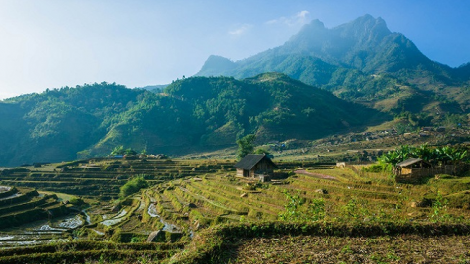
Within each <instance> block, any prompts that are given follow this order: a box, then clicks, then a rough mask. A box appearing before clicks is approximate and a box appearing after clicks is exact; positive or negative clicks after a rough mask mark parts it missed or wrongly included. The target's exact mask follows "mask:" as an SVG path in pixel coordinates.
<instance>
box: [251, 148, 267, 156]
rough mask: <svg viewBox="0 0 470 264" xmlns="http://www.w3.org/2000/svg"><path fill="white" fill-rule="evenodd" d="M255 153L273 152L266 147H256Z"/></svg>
mask: <svg viewBox="0 0 470 264" xmlns="http://www.w3.org/2000/svg"><path fill="white" fill-rule="evenodd" d="M253 153H254V154H266V155H269V154H271V153H269V151H268V150H267V149H265V148H257V149H255V151H254V152H253Z"/></svg>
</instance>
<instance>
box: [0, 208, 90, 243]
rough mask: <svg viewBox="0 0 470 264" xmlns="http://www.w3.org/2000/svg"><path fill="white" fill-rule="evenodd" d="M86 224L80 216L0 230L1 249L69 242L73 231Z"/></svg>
mask: <svg viewBox="0 0 470 264" xmlns="http://www.w3.org/2000/svg"><path fill="white" fill-rule="evenodd" d="M84 224H85V220H84V219H83V217H82V216H81V215H79V214H71V215H68V216H64V217H58V218H55V219H52V220H50V221H48V220H41V221H36V222H34V223H30V224H26V225H22V226H20V227H15V228H9V229H4V230H0V248H6V247H16V246H27V245H38V244H47V243H50V242H58V241H67V240H69V238H70V237H71V235H72V231H73V230H74V229H76V228H79V227H81V226H83V225H84Z"/></svg>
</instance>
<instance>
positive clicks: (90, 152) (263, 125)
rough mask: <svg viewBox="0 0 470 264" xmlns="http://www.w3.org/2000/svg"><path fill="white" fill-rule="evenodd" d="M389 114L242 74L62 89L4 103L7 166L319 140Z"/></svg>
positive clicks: (277, 77) (286, 81) (270, 76)
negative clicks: (251, 136)
mask: <svg viewBox="0 0 470 264" xmlns="http://www.w3.org/2000/svg"><path fill="white" fill-rule="evenodd" d="M383 118H385V115H383V114H379V113H378V112H377V111H374V110H371V109H368V108H366V107H363V106H360V105H357V104H353V103H349V102H346V101H344V100H341V99H338V98H337V97H335V96H333V95H332V94H331V93H329V92H327V91H324V90H320V89H318V88H314V87H311V86H308V85H306V84H303V83H301V82H299V81H296V80H293V79H291V78H289V77H287V76H286V75H283V74H278V73H267V74H262V75H259V76H256V77H252V78H248V79H245V80H236V79H234V78H229V77H217V78H215V77H212V78H206V77H194V78H187V79H183V80H179V81H177V82H174V83H173V84H171V85H169V86H168V87H167V88H166V89H165V91H164V93H159V94H155V93H153V92H149V91H146V90H142V89H127V88H125V87H123V86H120V85H116V84H108V83H102V84H93V85H85V86H77V87H76V88H69V87H65V88H62V89H54V90H49V91H46V92H44V93H42V94H33V95H27V96H22V97H17V98H12V99H9V100H6V101H5V102H3V103H0V119H1V120H5V122H2V124H0V132H1V133H2V134H3V135H7V136H8V138H10V139H11V140H8V141H2V142H1V143H0V144H1V145H0V147H2V149H3V150H5V151H3V152H2V153H1V154H0V165H2V166H5V165H20V164H22V163H32V162H52V161H62V160H72V159H75V158H77V157H80V158H82V157H90V156H100V155H107V154H109V153H110V152H111V150H112V149H113V148H115V147H116V146H119V145H124V146H125V147H126V148H128V147H131V148H134V149H136V150H138V151H140V150H143V149H145V150H146V151H147V152H149V153H161V152H163V153H167V154H186V153H188V152H191V151H201V150H206V149H214V148H216V149H217V148H222V147H227V146H230V145H234V143H235V141H236V139H237V137H239V136H242V135H244V134H248V133H256V134H257V136H258V140H259V141H260V142H267V141H269V140H286V139H292V138H297V139H316V138H319V137H322V136H325V135H328V134H331V133H337V132H338V131H349V130H352V129H358V128H360V127H362V126H365V125H368V124H371V123H374V122H378V120H383Z"/></svg>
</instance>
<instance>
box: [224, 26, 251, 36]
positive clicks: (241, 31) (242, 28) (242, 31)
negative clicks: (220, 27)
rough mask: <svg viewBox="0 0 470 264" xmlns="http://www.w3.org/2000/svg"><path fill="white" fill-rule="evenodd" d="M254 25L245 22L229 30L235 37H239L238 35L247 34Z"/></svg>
mask: <svg viewBox="0 0 470 264" xmlns="http://www.w3.org/2000/svg"><path fill="white" fill-rule="evenodd" d="M252 27H253V26H252V25H250V24H243V25H241V26H239V27H237V28H236V29H234V30H231V31H229V32H228V34H230V35H232V36H234V37H238V36H241V35H243V34H245V33H246V32H247V31H248V30H250V28H252Z"/></svg>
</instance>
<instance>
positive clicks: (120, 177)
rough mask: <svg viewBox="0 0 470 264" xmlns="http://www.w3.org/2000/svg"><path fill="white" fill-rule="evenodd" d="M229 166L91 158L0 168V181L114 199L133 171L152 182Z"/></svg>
mask: <svg viewBox="0 0 470 264" xmlns="http://www.w3.org/2000/svg"><path fill="white" fill-rule="evenodd" d="M231 167H232V163H230V162H211V161H206V162H192V161H172V160H161V159H138V160H123V159H92V160H83V161H76V162H69V163H61V164H49V165H44V166H42V167H39V168H35V167H32V166H30V167H22V168H15V169H5V170H3V171H1V172H0V184H3V185H11V186H16V187H31V188H37V189H40V190H43V191H51V192H59V193H67V194H73V195H78V196H81V197H84V198H90V199H100V200H110V199H117V197H118V194H119V188H120V187H121V186H122V185H124V184H125V183H126V182H127V180H128V179H129V178H131V177H134V176H136V175H145V178H146V179H147V180H148V181H149V182H150V183H151V184H157V183H162V182H166V181H169V180H172V179H177V178H181V177H188V176H196V175H200V174H201V173H211V172H216V171H218V170H220V169H226V170H230V169H231Z"/></svg>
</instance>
